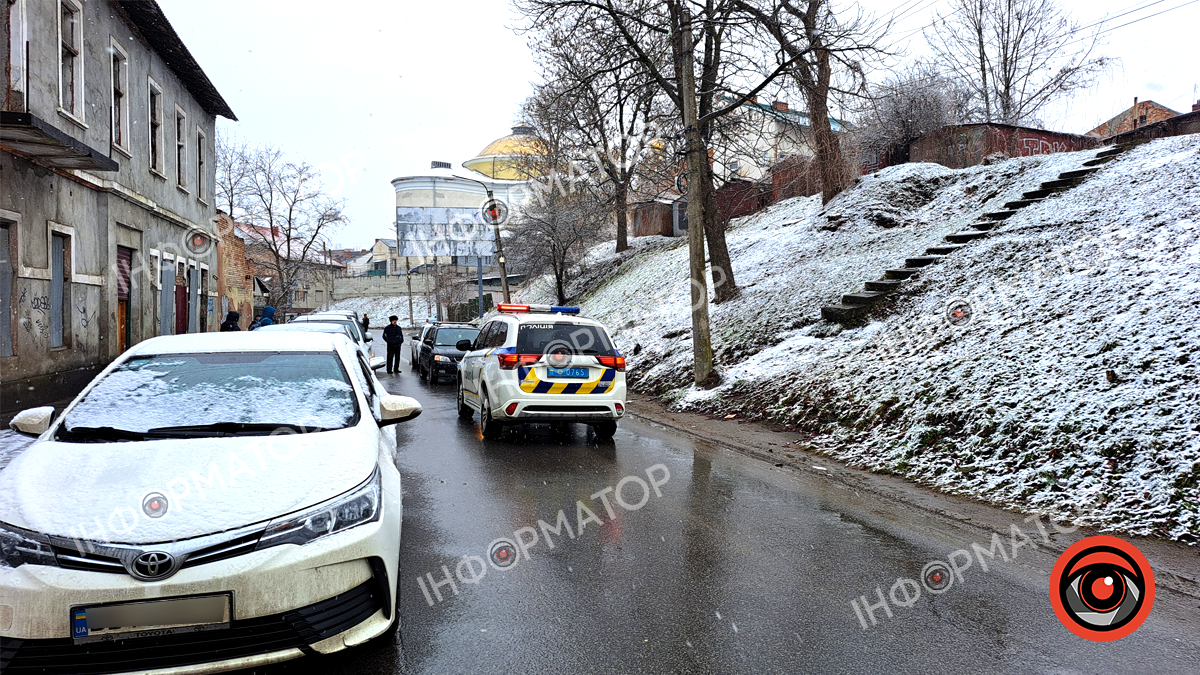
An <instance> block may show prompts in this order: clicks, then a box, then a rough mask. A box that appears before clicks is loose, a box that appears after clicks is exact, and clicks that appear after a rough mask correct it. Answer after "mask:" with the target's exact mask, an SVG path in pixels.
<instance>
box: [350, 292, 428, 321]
mask: <svg viewBox="0 0 1200 675" xmlns="http://www.w3.org/2000/svg"><path fill="white" fill-rule="evenodd" d="M329 309H330V310H341V311H353V312H358V315H359V316H360V317H361V316H362V315H363V314H366V315H367V316H369V317H370V318H371V325H372V326H378V327H383V326H385V325H387V318H388V317H389V316H393V315H394V316H398V317H400V321H398V322H397V323H399V324H400V325H401V326H420V325H422V324H424V323H425V322H426V320H427V319H428V318H429V317H431V316H433V315H434V314H435V312H433V310H432V309H431V303H429V302H427V301H426V300H425V298H424V297H423V296H418V295H414V296H413V299H412V313H413V315H414V316H409V314H408V296H407V295H398V296H388V295H373V296H367V297H363V298H348V299H346V300H338V301H336V302H334V303H332V304H331V305H330V306H329ZM414 317H415V318H414Z"/></svg>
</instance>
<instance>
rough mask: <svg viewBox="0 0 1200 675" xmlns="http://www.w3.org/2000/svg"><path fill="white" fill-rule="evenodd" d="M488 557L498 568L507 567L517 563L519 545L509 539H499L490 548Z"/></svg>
mask: <svg viewBox="0 0 1200 675" xmlns="http://www.w3.org/2000/svg"><path fill="white" fill-rule="evenodd" d="M488 558H490V559H491V560H492V565H494V566H495V567H496V568H497V569H507V568H509V567H512V566H513V565H515V564H516V563H517V547H516V546H514V545H513V543H512V542H511V541H509V540H507V539H497V540H496V541H494V542H492V545H491V547H490V548H489V549H488Z"/></svg>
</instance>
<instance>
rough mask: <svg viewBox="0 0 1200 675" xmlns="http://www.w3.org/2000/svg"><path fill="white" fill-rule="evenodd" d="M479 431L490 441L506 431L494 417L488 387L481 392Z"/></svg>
mask: <svg viewBox="0 0 1200 675" xmlns="http://www.w3.org/2000/svg"><path fill="white" fill-rule="evenodd" d="M479 433H481V434H483V437H484V438H486V439H488V440H489V441H494V440H496V439H497V438H500V434H503V433H504V427H502V426H500V423H499V422H497V421H496V420H494V419H492V403H491V401H489V400H488V395H487V389H482V390H481V391H480V393H479Z"/></svg>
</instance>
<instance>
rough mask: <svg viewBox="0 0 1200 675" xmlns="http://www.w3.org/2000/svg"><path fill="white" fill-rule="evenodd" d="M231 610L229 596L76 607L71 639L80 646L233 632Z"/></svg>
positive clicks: (72, 610)
mask: <svg viewBox="0 0 1200 675" xmlns="http://www.w3.org/2000/svg"><path fill="white" fill-rule="evenodd" d="M229 608H230V596H229V594H228V593H221V594H218V595H198V596H193V597H188V598H171V599H167V600H149V601H145V602H126V603H121V604H115V605H101V606H99V607H72V608H71V637H72V638H74V641H75V644H80V643H84V642H101V641H109V640H124V639H128V638H138V637H160V636H163V635H174V634H176V633H195V632H198V631H206V630H216V629H220V628H229V622H230V615H229Z"/></svg>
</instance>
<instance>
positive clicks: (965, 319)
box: [946, 300, 975, 326]
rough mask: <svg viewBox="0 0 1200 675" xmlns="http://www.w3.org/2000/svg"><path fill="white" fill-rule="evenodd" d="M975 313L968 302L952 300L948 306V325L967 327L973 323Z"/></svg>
mask: <svg viewBox="0 0 1200 675" xmlns="http://www.w3.org/2000/svg"><path fill="white" fill-rule="evenodd" d="M974 316H975V313H974V312H973V311H972V310H971V305H970V303H968V302H967V301H966V300H951V301H950V303H949V304H947V305H946V323H949V324H950V325H951V326H965V325H967V324H969V323H971V319H972V318H973V317H974Z"/></svg>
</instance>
